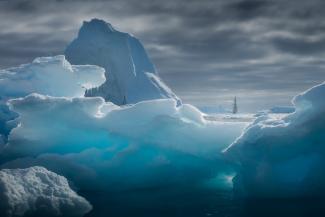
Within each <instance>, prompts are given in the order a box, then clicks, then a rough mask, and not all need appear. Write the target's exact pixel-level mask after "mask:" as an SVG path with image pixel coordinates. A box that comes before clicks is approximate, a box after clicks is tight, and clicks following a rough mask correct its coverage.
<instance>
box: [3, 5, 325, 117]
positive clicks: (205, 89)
mask: <svg viewBox="0 0 325 217" xmlns="http://www.w3.org/2000/svg"><path fill="white" fill-rule="evenodd" d="M324 8H325V1H323V0H308V1H305V0H304V1H301V0H287V1H282V0H264V1H256V0H200V1H198V0H160V1H156V0H141V1H136V0H107V1H105V0H46V1H44V0H0V68H7V67H11V66H17V65H19V64H23V63H28V62H30V61H32V60H33V59H34V58H35V57H39V56H52V55H57V54H63V53H64V49H65V47H66V46H67V45H68V44H69V42H71V41H72V40H73V39H74V38H75V37H76V36H77V33H78V29H79V28H80V27H81V25H82V22H83V21H84V20H90V19H92V18H95V17H96V18H100V19H104V20H105V21H107V22H109V23H111V24H112V25H113V26H114V28H115V29H117V30H120V31H123V32H128V33H131V34H132V35H134V36H135V37H137V38H138V39H140V41H141V42H142V43H143V45H144V47H145V48H146V50H147V52H148V54H149V56H150V58H151V59H152V61H153V63H154V64H155V66H156V68H157V71H158V73H159V75H160V76H161V77H162V79H163V80H164V81H165V82H166V83H167V84H168V85H169V86H170V87H171V88H172V89H173V90H174V92H175V93H176V94H177V95H178V96H179V97H180V98H181V99H182V100H183V102H185V103H190V104H193V105H196V106H199V107H203V106H219V105H222V106H224V107H225V108H227V109H228V108H231V104H232V101H233V98H234V96H237V100H238V107H239V111H242V112H256V111H259V110H262V109H268V108H270V107H273V106H278V105H279V106H285V105H290V100H291V98H292V97H293V96H294V95H296V94H298V93H299V92H301V91H304V90H306V89H307V88H310V87H312V86H313V85H316V84H319V83H321V82H323V81H324V80H325V13H324Z"/></svg>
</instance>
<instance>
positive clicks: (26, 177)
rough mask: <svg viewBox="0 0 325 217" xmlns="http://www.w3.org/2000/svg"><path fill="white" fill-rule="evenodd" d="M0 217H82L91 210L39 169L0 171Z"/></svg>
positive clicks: (58, 178)
mask: <svg viewBox="0 0 325 217" xmlns="http://www.w3.org/2000/svg"><path fill="white" fill-rule="evenodd" d="M0 201H1V202H0V214H1V216H6V217H11V216H24V215H25V216H83V215H84V214H86V213H88V212H89V211H90V210H91V209H92V206H91V205H90V204H89V202H88V201H87V200H85V199H84V198H83V197H81V196H79V195H78V194H77V193H76V192H75V191H73V190H72V189H71V188H70V186H69V184H68V181H67V179H66V178H64V177H63V176H60V175H57V174H55V173H53V172H51V171H48V170H47V169H45V168H43V167H37V166H36V167H31V168H27V169H2V170H0Z"/></svg>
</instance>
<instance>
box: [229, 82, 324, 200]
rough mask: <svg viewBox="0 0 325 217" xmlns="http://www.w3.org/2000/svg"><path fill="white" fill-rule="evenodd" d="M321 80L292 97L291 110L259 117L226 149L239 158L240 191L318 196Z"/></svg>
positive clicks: (320, 183) (321, 141)
mask: <svg viewBox="0 0 325 217" xmlns="http://www.w3.org/2000/svg"><path fill="white" fill-rule="evenodd" d="M324 96H325V83H323V84H320V85H318V86H315V87H313V88H311V89H309V90H307V91H306V92H304V93H302V94H300V95H298V96H296V97H295V98H294V99H293V104H294V106H295V109H296V111H295V113H292V114H289V115H287V116H285V117H282V118H272V117H271V116H261V117H259V118H258V119H257V120H256V121H255V122H254V123H253V124H252V125H251V126H249V127H248V128H247V129H246V131H245V132H244V134H243V135H242V136H241V137H240V138H238V139H237V140H236V141H235V142H234V143H233V144H232V145H231V146H230V147H229V148H228V149H227V150H226V155H227V156H228V157H231V158H232V159H234V160H235V161H237V162H238V163H239V170H238V175H237V176H236V177H235V179H234V187H235V190H236V191H237V192H239V193H240V194H241V195H244V196H262V197H279V196H280V197H290V196H317V195H322V194H323V193H324V192H325V184H324V183H325V169H324V164H325V154H324V153H325V147H324V141H325V100H324Z"/></svg>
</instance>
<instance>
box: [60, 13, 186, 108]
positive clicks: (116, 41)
mask: <svg viewBox="0 0 325 217" xmlns="http://www.w3.org/2000/svg"><path fill="white" fill-rule="evenodd" d="M65 55H66V57H67V59H68V60H69V62H71V63H73V64H92V65H98V66H102V67H104V68H105V70H106V78H107V80H106V82H105V84H103V85H102V86H101V87H99V88H94V89H91V90H88V91H87V93H86V95H87V96H102V97H103V98H104V99H105V100H106V101H111V102H113V103H115V104H117V105H123V104H130V103H137V102H140V101H143V100H152V99H161V98H173V99H176V100H177V101H178V102H180V100H179V99H178V98H177V96H176V95H175V94H174V93H173V92H172V91H171V90H170V89H169V88H168V87H167V86H166V85H165V84H164V83H163V82H162V81H161V80H160V78H159V77H158V75H157V72H156V70H155V67H154V65H153V64H152V63H151V61H150V59H149V57H148V56H147V53H146V51H145V49H144V48H143V46H142V44H141V43H140V41H139V40H138V39H136V38H135V37H134V36H132V35H130V34H128V33H124V32H119V31H117V30H115V29H114V28H113V27H112V25H111V24H109V23H106V22H105V21H103V20H98V19H93V20H91V21H89V22H84V23H83V25H82V27H81V28H80V30H79V34H78V37H77V38H76V39H75V40H74V41H73V42H71V44H70V45H69V46H68V47H67V49H66V51H65Z"/></svg>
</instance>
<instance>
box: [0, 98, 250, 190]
mask: <svg viewBox="0 0 325 217" xmlns="http://www.w3.org/2000/svg"><path fill="white" fill-rule="evenodd" d="M9 105H10V109H12V111H14V112H17V113H18V114H19V126H18V127H16V128H14V129H13V130H12V131H11V133H10V135H9V137H8V142H7V144H6V146H5V148H4V149H3V151H2V154H1V161H2V163H3V164H2V166H1V167H2V168H21V167H26V166H34V165H41V166H44V167H46V168H48V169H50V170H52V171H54V172H56V173H59V174H62V175H64V176H65V177H67V178H68V179H69V180H71V181H72V182H73V183H75V184H76V186H78V187H80V188H82V189H94V188H97V189H106V190H112V189H125V188H133V187H149V186H161V185H166V184H172V183H173V184H177V183H178V184H184V182H185V181H186V183H187V184H189V183H196V182H203V181H204V180H206V179H210V178H213V177H214V176H217V175H218V174H219V173H222V172H224V171H228V170H230V165H229V164H228V163H227V162H224V161H223V157H222V155H221V154H220V152H221V150H222V149H224V148H225V147H226V146H228V145H229V144H231V142H232V141H234V140H235V138H236V137H238V136H239V135H240V133H241V131H242V129H243V128H244V127H245V126H247V125H246V123H242V122H229V123H225V122H212V121H206V120H205V119H204V118H203V114H202V113H201V112H200V111H199V110H198V109H196V108H195V107H193V106H191V105H187V104H183V105H180V106H177V102H176V101H175V100H174V99H159V100H151V101H144V102H140V103H136V104H134V105H130V106H123V107H120V106H117V105H114V104H113V103H111V102H105V101H104V99H103V98H101V97H74V98H67V97H52V96H44V95H39V94H31V95H28V96H27V97H23V98H17V99H12V100H10V101H9ZM116 183H119V184H118V185H117V186H116Z"/></svg>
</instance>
